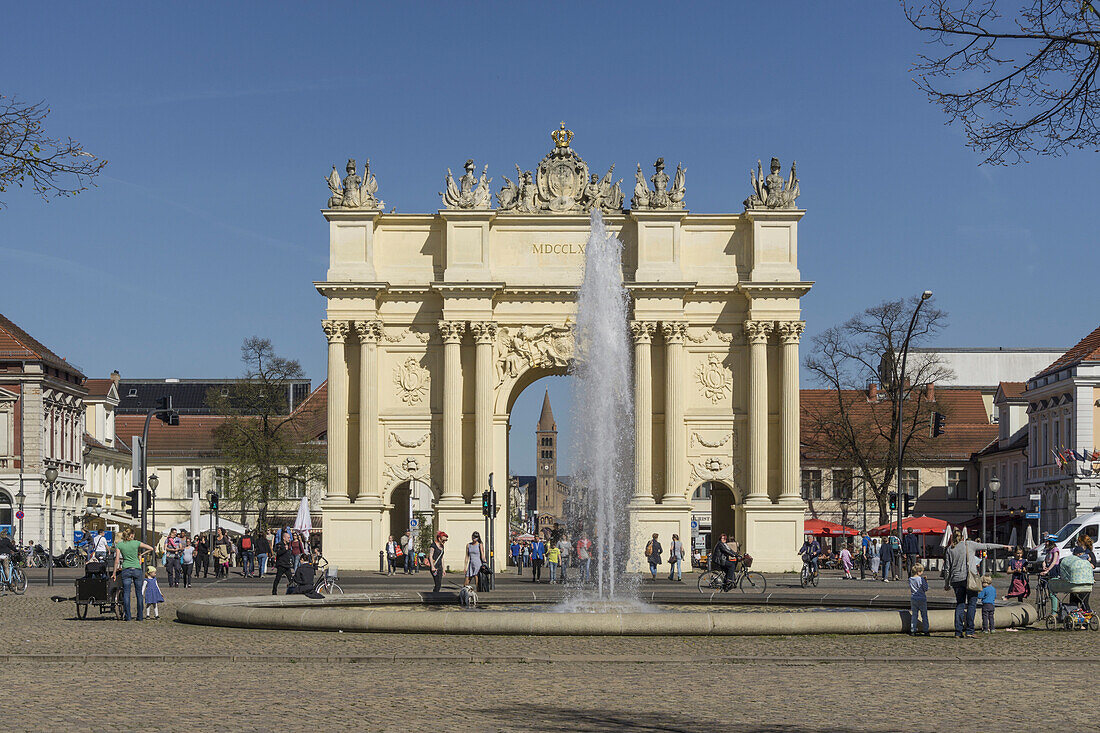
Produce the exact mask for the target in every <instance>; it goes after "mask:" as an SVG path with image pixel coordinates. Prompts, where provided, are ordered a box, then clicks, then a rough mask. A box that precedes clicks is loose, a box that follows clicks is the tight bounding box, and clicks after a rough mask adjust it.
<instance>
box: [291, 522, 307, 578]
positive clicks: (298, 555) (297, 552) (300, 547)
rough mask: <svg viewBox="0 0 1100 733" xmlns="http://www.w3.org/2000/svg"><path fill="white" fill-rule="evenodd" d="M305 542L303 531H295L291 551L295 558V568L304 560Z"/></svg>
mask: <svg viewBox="0 0 1100 733" xmlns="http://www.w3.org/2000/svg"><path fill="white" fill-rule="evenodd" d="M305 546H306V545H305V543H304V542H302V533H301V532H298V531H295V532H294V535H293V539H292V540H291V542H290V553H291V556H292V557H293V558H294V569H295V570H297V569H298V563H300V562H302V552H304V551H305Z"/></svg>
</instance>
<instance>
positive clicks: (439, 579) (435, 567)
mask: <svg viewBox="0 0 1100 733" xmlns="http://www.w3.org/2000/svg"><path fill="white" fill-rule="evenodd" d="M446 544H447V533H446V532H442V531H440V532H436V533H435V542H433V543H432V546H431V547H429V548H428V570H429V571H431V574H432V584H433V587H432V593H438V592H439V588H440V586H442V584H443V573H444V569H443V568H444V565H443V548H444V546H445V545H446Z"/></svg>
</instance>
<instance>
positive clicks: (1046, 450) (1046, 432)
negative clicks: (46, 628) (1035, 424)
mask: <svg viewBox="0 0 1100 733" xmlns="http://www.w3.org/2000/svg"><path fill="white" fill-rule="evenodd" d="M1048 463H1050V426H1049V425H1047V424H1046V423H1043V461H1042V463H1041V464H1040V465H1043V466H1045V465H1047V464H1048Z"/></svg>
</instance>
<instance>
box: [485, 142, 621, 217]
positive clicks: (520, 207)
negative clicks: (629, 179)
mask: <svg viewBox="0 0 1100 733" xmlns="http://www.w3.org/2000/svg"><path fill="white" fill-rule="evenodd" d="M550 137H551V138H552V139H553V140H554V147H553V148H552V149H551V150H550V152H549V153H547V154H546V156H545V157H544V158H543V159H542V160H541V161H540V162H539V165H538V168H536V169H535V173H534V174H533V175H532V173H531V171H521V170H520V168H519V166H518V165H517V166H516V173H517V174H519V178H518V179H517V182H516V183H513V182H512V181H511V180H509V179H508V177H507V176H505V178H504V182H505V183H504V187H503V188H501V190H500V191H499V192H498V193H497V203H498V204H499V206H500V209H501V211H516V212H523V213H555V214H571V213H582V212H589V211H591V210H592V209H594V208H596V207H599V208H600V210H601V211H603V212H604V213H607V214H616V213H622V207H623V193H622V188H621V186H620V185H619V184H620V183H622V181H621V180H620V181H618V182H616V183H612V182H611V176H612V173H613V172H614V170H615V166H611V168H610V169H609V170H608V171H607V174H606V175H605V176H604V177H603V178H602V179H601V178H600V177H599V176H598V175H595V174H591V173H590V172H589V170H588V164H587V163H586V162H584V160H583V159H582V158H581V157H580V156H579V155H577V154H576V152H575V151H574V150H573V148H572V147H570V143H571V142H572V141H573V131H572V130H567V129H565V123H564V122H563V123H561V127H560V128H559V129H557V130H554V131H553V132H551V133H550Z"/></svg>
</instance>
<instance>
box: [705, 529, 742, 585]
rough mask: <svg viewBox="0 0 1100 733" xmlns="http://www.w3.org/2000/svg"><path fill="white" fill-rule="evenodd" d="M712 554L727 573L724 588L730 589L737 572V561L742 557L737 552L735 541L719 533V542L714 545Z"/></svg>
mask: <svg viewBox="0 0 1100 733" xmlns="http://www.w3.org/2000/svg"><path fill="white" fill-rule="evenodd" d="M712 555H713V558H714V560H713V562H714V565H715V566H716V567H719V568H721V569H722V572H723V573H725V574H726V580H725V582H724V583H723V588H722V589H723V590H729V589H730V588H732V587H733V578H734V575H735V574H736V572H737V561H738V560H740V559H741V558H740V556H739V555H738V554H737V548H736V546H735V543H733V542H730V541H729V540H728V539H727V538H726V535H724V534H723V535H718V544H716V545H715V546H714V552H713V553H712Z"/></svg>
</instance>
